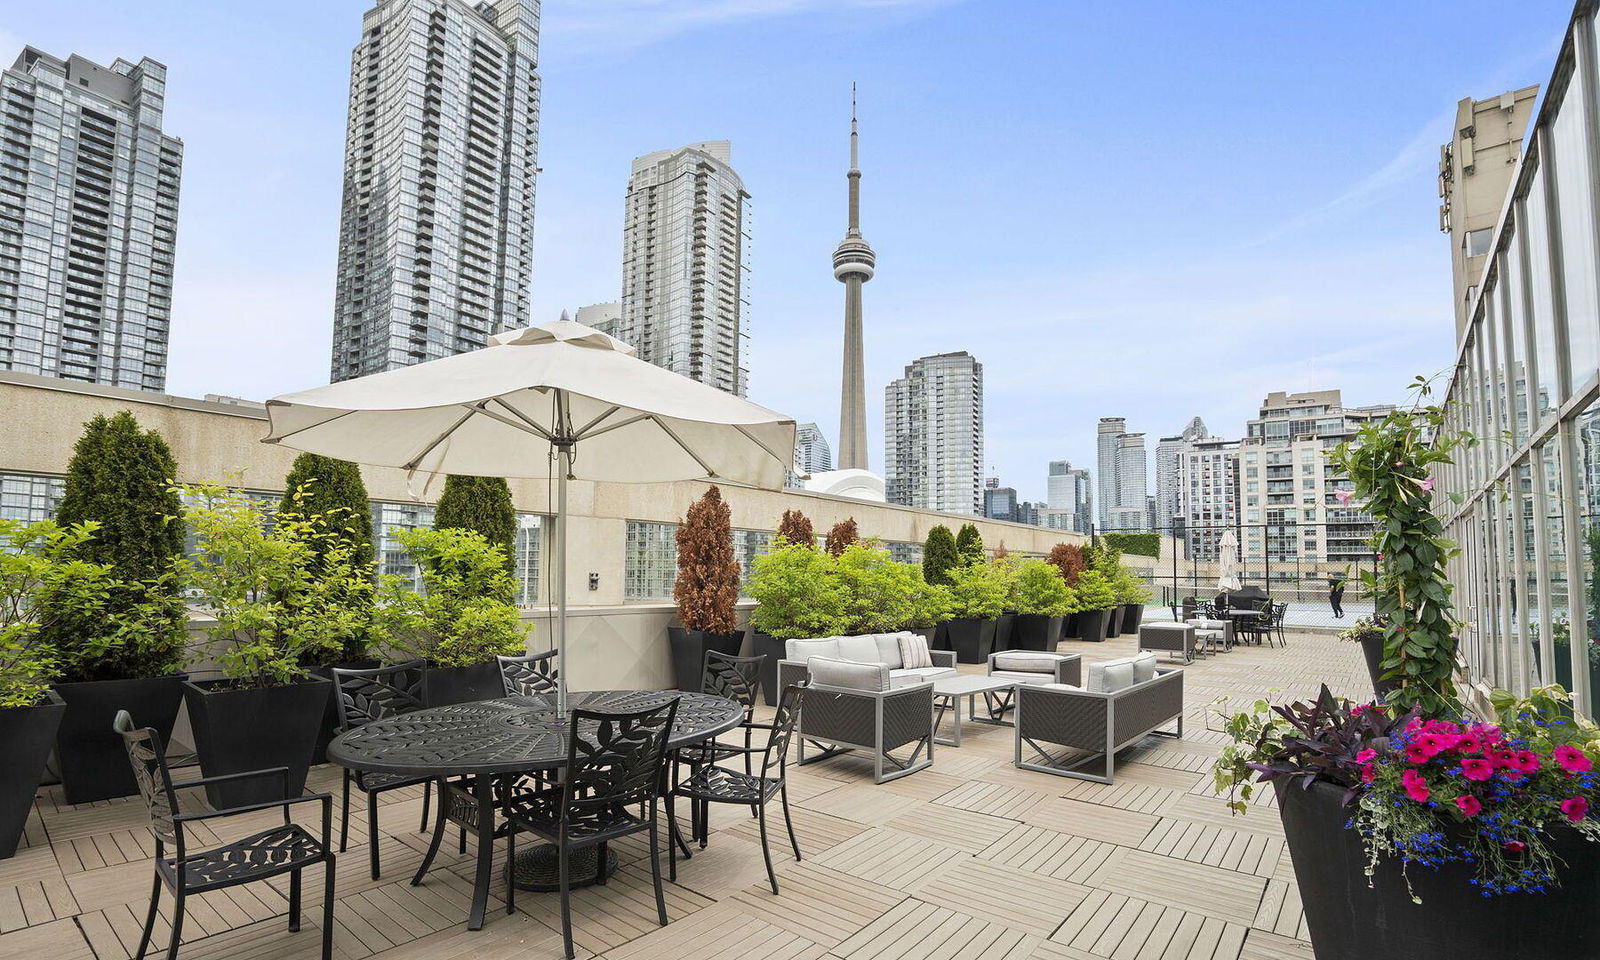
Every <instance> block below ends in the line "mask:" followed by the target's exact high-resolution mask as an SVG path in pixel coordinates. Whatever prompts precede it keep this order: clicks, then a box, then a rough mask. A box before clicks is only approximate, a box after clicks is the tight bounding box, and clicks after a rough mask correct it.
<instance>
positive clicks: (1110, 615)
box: [1105, 607, 1122, 640]
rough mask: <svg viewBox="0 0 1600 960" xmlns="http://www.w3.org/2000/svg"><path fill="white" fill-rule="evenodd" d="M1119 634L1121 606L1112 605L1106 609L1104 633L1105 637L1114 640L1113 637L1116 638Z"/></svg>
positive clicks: (1120, 633)
mask: <svg viewBox="0 0 1600 960" xmlns="http://www.w3.org/2000/svg"><path fill="white" fill-rule="evenodd" d="M1121 635H1122V608H1121V607H1112V608H1111V609H1109V610H1107V611H1106V634H1105V638H1106V639H1107V640H1114V639H1116V638H1117V637H1119V636H1121Z"/></svg>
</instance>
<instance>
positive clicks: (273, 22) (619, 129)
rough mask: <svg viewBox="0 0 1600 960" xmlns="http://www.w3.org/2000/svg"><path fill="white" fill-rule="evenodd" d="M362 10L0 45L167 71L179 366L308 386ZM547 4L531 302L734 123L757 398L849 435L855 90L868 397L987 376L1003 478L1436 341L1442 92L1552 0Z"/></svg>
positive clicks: (232, 7) (1536, 22) (586, 285)
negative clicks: (910, 383) (842, 417)
mask: <svg viewBox="0 0 1600 960" xmlns="http://www.w3.org/2000/svg"><path fill="white" fill-rule="evenodd" d="M369 5H370V4H369V3H367V2H365V0H276V2H273V3H269V4H262V3H242V2H233V0H228V2H206V3H198V2H192V0H190V2H183V0H140V2H138V3H127V2H124V0H52V2H50V3H32V4H23V3H20V2H14V3H11V4H7V5H4V6H3V7H0V51H3V53H0V55H3V56H4V57H5V59H6V62H7V63H9V62H10V59H11V58H12V57H14V55H15V52H16V51H18V50H19V49H20V47H21V46H22V44H24V43H29V44H33V45H34V46H38V47H41V48H43V49H45V50H48V51H50V52H52V53H56V54H61V55H64V54H66V53H69V52H77V53H82V54H84V55H85V56H88V57H91V58H93V59H96V60H99V61H101V62H109V61H110V60H111V59H113V58H115V57H117V56H123V57H127V58H130V59H136V58H137V57H139V56H151V57H154V58H156V59H158V60H161V61H163V62H165V63H166V64H167V65H168V67H169V70H170V74H169V78H168V117H167V124H166V128H167V131H168V132H169V133H172V134H174V135H176V136H179V137H182V138H183V139H184V141H185V145H186V146H185V160H184V180H183V195H182V201H181V211H180V221H179V231H178V267H177V280H176V285H177V286H176V293H175V297H174V300H175V303H174V313H175V316H174V319H173V329H172V347H171V350H172V353H171V372H170V378H169V390H170V391H171V392H173V393H177V394H182V395H190V396H198V395H201V394H204V393H207V392H214V393H229V394H236V395H242V396H246V397H253V398H258V399H261V398H265V397H268V396H271V395H273V394H276V393H280V392H284V391H288V390H293V389H299V388H303V387H306V386H311V385H315V384H318V383H322V382H325V381H326V379H327V366H328V353H329V338H330V334H331V317H332V309H333V272H334V260H335V253H336V250H337V229H338V215H339V181H340V174H341V166H342V158H343V142H344V121H345V108H346V95H347V90H348V83H349V75H348V74H349V53H350V49H351V47H352V46H353V45H354V43H355V42H356V40H357V37H358V35H359V32H360V21H361V13H362V11H363V10H364V9H365V8H366V7H367V6H369ZM1516 7H1517V9H1516V13H1515V15H1509V14H1508V12H1507V11H1508V8H1507V7H1506V5H1505V4H1504V3H1503V2H1490V0H1465V2H1462V0H1455V2H1448V3H1446V2H1420V0H1406V2H1402V3H1394V2H1392V0H1391V2H1385V3H1366V2H1347V3H1341V4H1299V3H1268V2H1226V3H1223V2H1215V3H1193V2H1168V3H1154V2H1128V3H1120V4H1100V3H1087V2H1065V0H1059V2H1054V0H1040V2H1024V0H967V2H959V0H546V2H545V4H544V29H543V37H542V45H541V51H540V72H541V74H542V76H543V80H544V103H543V121H542V129H541V136H540V165H541V166H542V167H543V168H544V171H545V173H544V175H543V177H542V179H541V181H540V183H539V188H538V190H539V196H538V208H537V216H536V237H535V271H534V281H533V290H532V298H533V304H534V318H535V320H547V319H553V318H554V317H555V316H556V315H557V314H559V312H560V311H561V310H562V309H563V308H575V307H577V306H580V305H583V304H586V303H592V302H596V301H601V300H609V299H615V298H616V297H617V295H618V293H619V290H620V285H621V280H620V269H621V268H620V256H621V252H620V251H621V222H622V209H623V193H624V189H625V186H626V181H627V176H628V168H629V162H630V160H631V159H632V158H633V157H634V156H637V155H639V154H643V153H647V152H650V151H652V150H656V149H661V148H665V147H674V146H679V145H682V144H683V143H686V142H691V141H695V140H705V139H729V140H732V141H733V160H734V165H735V167H736V168H737V169H738V170H739V172H740V174H741V176H742V177H743V178H744V180H745V182H746V185H747V186H748V188H749V190H750V192H751V194H752V195H753V214H754V223H753V227H752V229H753V234H754V240H753V248H752V260H753V279H752V284H751V290H750V299H751V315H750V331H751V339H750V342H749V343H750V367H751V378H750V379H751V388H750V395H751V398H752V399H754V400H757V401H759V402H761V403H764V404H766V405H768V406H770V407H773V408H775V409H778V410H782V411H784V412H786V413H788V414H790V415H792V416H794V417H795V418H797V419H799V420H802V421H804V420H816V421H817V422H819V423H820V424H822V426H823V429H824V431H825V432H826V433H827V434H828V436H829V438H830V441H832V440H835V439H836V434H837V429H838V426H837V424H838V400H837V397H838V378H839V360H838V358H839V338H840V335H841V325H842V319H841V318H842V301H843V292H842V288H841V286H840V285H839V284H838V283H836V282H835V281H834V280H833V278H832V274H831V271H830V259H829V258H830V255H831V253H832V250H833V247H834V245H835V244H836V243H837V242H838V240H839V238H840V236H841V235H842V233H843V229H844V197H845V192H844V191H845V181H844V170H845V167H846V165H847V139H846V135H847V130H848V110H849V92H850V82H851V81H852V80H855V81H858V82H859V83H860V85H861V118H862V165H863V168H864V170H865V179H864V180H863V192H864V201H863V204H864V211H863V231H864V233H865V234H866V236H867V238H868V239H869V240H870V241H871V242H872V244H873V246H874V247H875V248H876V249H877V251H878V275H877V277H876V278H875V279H874V280H873V282H872V283H870V284H869V285H868V286H867V288H866V329H867V339H866V349H867V364H868V370H867V374H868V404H869V414H868V418H869V419H868V422H869V426H870V428H871V431H872V434H873V438H872V453H873V457H874V460H873V465H874V466H875V467H881V453H882V449H883V447H882V437H881V434H882V428H883V420H882V404H883V388H884V385H885V384H886V383H887V382H888V381H889V380H890V379H892V378H893V377H895V376H898V375H899V374H900V371H901V369H902V368H903V366H904V365H905V364H906V363H908V362H910V361H911V360H912V359H914V358H916V357H918V356H922V355H925V354H928V353H936V352H941V351H946V350H959V349H966V350H970V351H971V352H972V353H974V354H975V355H976V356H977V357H978V359H979V360H981V361H982V362H983V364H984V373H985V378H986V390H987V395H986V405H987V450H986V460H987V462H988V464H989V465H991V467H992V469H993V470H994V471H996V472H997V473H998V475H999V476H1000V477H1002V479H1003V481H1004V482H1005V483H1007V484H1008V485H1012V486H1015V487H1017V488H1018V490H1019V492H1020V493H1021V495H1022V496H1023V497H1024V498H1029V499H1039V498H1041V497H1042V495H1043V492H1044V471H1045V464H1046V461H1048V460H1051V459H1056V458H1061V457H1065V458H1068V459H1071V460H1072V461H1073V462H1074V463H1075V464H1078V465H1082V466H1089V467H1090V468H1091V469H1092V468H1093V462H1092V461H1093V451H1094V429H1095V421H1096V420H1097V418H1099V417H1101V416H1113V415H1114V416H1124V417H1127V418H1128V420H1129V423H1130V425H1131V428H1132V429H1136V430H1143V431H1145V432H1147V433H1148V434H1149V435H1150V437H1151V439H1152V445H1153V441H1154V438H1155V437H1157V436H1159V435H1161V434H1164V433H1175V432H1177V431H1178V430H1179V429H1181V428H1182V426H1183V425H1184V424H1185V423H1186V422H1187V421H1188V419H1189V418H1190V417H1192V416H1195V415H1197V414H1198V415H1200V416H1202V417H1204V418H1205V420H1206V423H1207V424H1208V425H1209V426H1210V427H1211V428H1212V430H1213V432H1215V433H1218V434H1222V435H1227V436H1236V435H1237V434H1238V433H1239V432H1240V431H1241V430H1242V428H1243V423H1244V420H1245V419H1246V418H1247V417H1249V416H1250V415H1251V414H1252V412H1253V410H1254V408H1255V407H1256V405H1257V404H1258V403H1259V401H1260V399H1261V398H1262V397H1263V396H1264V395H1265V394H1266V393H1267V392H1268V391H1271V390H1280V389H1282V390H1303V389H1322V388H1333V387H1338V388H1342V389H1343V390H1344V391H1345V397H1346V400H1347V401H1348V402H1352V403H1371V402H1379V401H1385V400H1395V399H1399V396H1400V394H1401V392H1402V391H1403V388H1404V385H1405V383H1406V382H1407V381H1408V380H1409V379H1410V378H1411V376H1412V375H1414V374H1417V373H1433V372H1436V371H1438V370H1441V369H1443V368H1444V367H1445V366H1446V365H1447V364H1448V363H1449V362H1450V359H1451V355H1452V352H1453V332H1452V331H1453V322H1452V319H1451V313H1450V269H1449V259H1448V255H1447V250H1446V245H1445V241H1444V239H1443V237H1442V236H1441V235H1440V234H1439V233H1438V232H1437V229H1436V223H1437V202H1438V201H1437V198H1436V195H1435V165H1436V163H1437V156H1438V145H1439V144H1440V143H1442V142H1443V141H1444V140H1446V139H1447V138H1448V136H1449V129H1450V122H1451V118H1452V116H1453V111H1454V104H1455V102H1456V101H1457V100H1458V99H1459V98H1461V97H1463V96H1467V95H1473V96H1478V97H1484V96H1489V95H1492V94H1497V93H1499V92H1500V91H1502V90H1505V89H1509V88H1512V87H1520V86H1523V85H1526V84H1530V83H1544V82H1545V81H1546V80H1547V79H1548V78H1549V71H1550V66H1551V64H1552V62H1553V60H1554V56H1555V53H1556V45H1557V43H1558V41H1559V38H1560V37H1561V35H1562V31H1563V28H1564V26H1565V24H1566V21H1567V19H1568V17H1569V15H1570V13H1571V2H1570V0H1523V2H1521V3H1519V4H1517V5H1516Z"/></svg>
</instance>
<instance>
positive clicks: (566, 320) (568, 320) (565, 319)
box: [561, 310, 572, 323]
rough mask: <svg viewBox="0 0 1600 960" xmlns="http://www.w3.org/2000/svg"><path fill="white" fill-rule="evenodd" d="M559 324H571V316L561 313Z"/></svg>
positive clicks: (565, 312)
mask: <svg viewBox="0 0 1600 960" xmlns="http://www.w3.org/2000/svg"><path fill="white" fill-rule="evenodd" d="M561 322H562V323H571V322H572V317H571V315H569V314H568V313H567V311H565V310H563V311H561Z"/></svg>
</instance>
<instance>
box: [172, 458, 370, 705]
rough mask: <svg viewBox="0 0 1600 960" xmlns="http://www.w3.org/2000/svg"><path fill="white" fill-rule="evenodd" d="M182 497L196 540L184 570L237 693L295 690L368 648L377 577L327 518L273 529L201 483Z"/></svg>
mask: <svg viewBox="0 0 1600 960" xmlns="http://www.w3.org/2000/svg"><path fill="white" fill-rule="evenodd" d="M184 498H185V500H186V504H185V506H184V519H185V520H186V521H187V523H188V525H189V529H190V530H192V531H193V532H194V533H195V535H196V536H197V537H198V539H199V543H198V544H197V548H196V550H195V552H194V553H193V554H192V555H190V556H188V557H185V558H184V559H183V560H182V561H181V564H182V567H183V568H184V573H185V579H186V581H187V582H188V583H189V585H190V587H191V588H192V589H193V591H194V593H195V594H196V596H197V598H198V600H199V602H200V605H201V606H203V607H204V608H206V610H207V611H208V612H209V613H210V614H211V616H212V618H213V622H212V623H211V624H210V625H209V626H207V627H206V628H205V633H206V634H207V636H208V638H209V640H210V641H211V643H212V644H214V645H215V646H216V647H218V648H220V649H221V651H222V652H221V653H220V654H219V655H218V658H217V659H218V662H219V664H220V665H221V667H222V672H223V674H224V675H225V676H227V677H228V678H229V679H230V680H232V681H233V683H234V685H235V686H238V687H272V686H281V685H284V684H289V683H294V682H295V681H297V680H299V679H300V678H302V677H303V676H305V673H306V670H305V665H306V664H308V663H322V662H329V661H330V660H332V659H334V658H337V657H338V656H339V655H340V653H341V651H343V650H344V649H345V648H346V646H347V645H360V646H362V647H363V648H364V647H365V646H366V644H367V642H368V641H369V640H370V639H371V636H372V631H373V628H374V624H373V619H372V614H371V607H372V590H373V589H374V588H373V584H372V572H371V570H370V569H369V568H367V567H365V566H359V567H358V566H356V565H355V564H354V563H353V562H352V560H353V558H352V556H351V547H350V544H349V542H348V541H346V540H344V539H343V538H342V537H340V536H339V535H338V534H337V533H335V532H334V531H333V530H332V529H331V528H330V527H329V525H328V524H327V523H325V522H324V521H323V520H322V518H321V517H319V516H309V517H308V516H299V515H295V516H289V517H278V518H276V519H275V521H274V522H272V523H271V529H270V530H268V519H269V518H268V516H267V514H266V512H265V510H264V509H263V508H262V507H261V506H260V505H259V504H258V503H256V502H255V501H253V500H251V499H249V498H248V497H245V496H244V495H242V494H240V493H239V492H238V491H235V490H230V489H228V488H226V487H222V486H218V485H210V484H201V485H196V486H192V487H187V488H185V489H184ZM353 637H354V638H356V639H352V638H353Z"/></svg>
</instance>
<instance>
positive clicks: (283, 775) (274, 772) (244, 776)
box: [172, 767, 289, 790]
mask: <svg viewBox="0 0 1600 960" xmlns="http://www.w3.org/2000/svg"><path fill="white" fill-rule="evenodd" d="M252 777H277V778H278V779H279V780H280V781H281V782H282V783H283V785H284V788H285V789H287V788H288V786H289V768H288V767H263V768H261V769H260V770H245V771H243V772H241V773H219V774H217V775H216V776H214V777H200V778H198V779H195V780H185V781H183V782H182V783H174V784H173V785H172V789H174V790H188V789H190V788H192V787H203V786H206V785H207V784H211V783H233V782H234V781H236V780H249V779H251V778H252Z"/></svg>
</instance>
